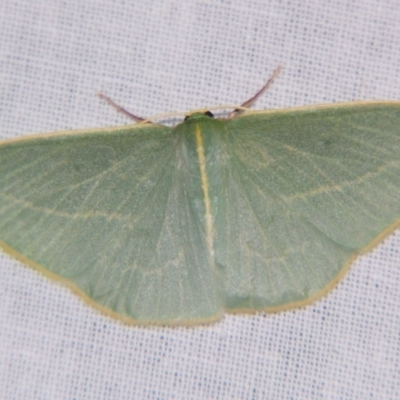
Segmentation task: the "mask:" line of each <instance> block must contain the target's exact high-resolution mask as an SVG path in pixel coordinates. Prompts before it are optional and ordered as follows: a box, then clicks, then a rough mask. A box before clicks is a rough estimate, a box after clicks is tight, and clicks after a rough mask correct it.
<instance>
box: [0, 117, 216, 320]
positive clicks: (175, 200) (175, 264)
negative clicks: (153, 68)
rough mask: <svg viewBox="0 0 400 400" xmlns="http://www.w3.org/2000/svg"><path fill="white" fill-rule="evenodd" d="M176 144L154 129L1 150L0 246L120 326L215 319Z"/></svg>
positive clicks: (210, 280) (211, 283) (209, 275)
mask: <svg viewBox="0 0 400 400" xmlns="http://www.w3.org/2000/svg"><path fill="white" fill-rule="evenodd" d="M178 142H179V140H178V138H177V136H176V135H174V134H173V131H172V130H171V129H170V128H168V127H163V126H157V125H147V126H142V127H137V128H132V127H130V128H116V129H108V130H107V129H104V130H99V131H98V132H89V133H88V132H85V131H82V132H76V133H66V134H57V135H47V136H36V137H33V138H31V139H29V138H27V139H25V140H16V141H11V142H5V143H4V144H2V145H0V240H1V246H2V247H3V249H4V250H5V251H6V252H8V253H10V254H11V255H13V256H16V257H17V258H19V259H20V260H21V261H22V262H24V263H27V264H29V265H30V266H32V267H34V268H35V269H37V270H39V271H41V272H43V273H44V274H45V275H47V276H49V277H51V278H54V279H55V280H57V281H61V282H63V283H64V284H66V285H68V286H69V287H71V288H72V289H73V290H74V291H75V292H77V293H78V294H79V295H80V296H81V297H82V298H83V299H84V300H85V301H86V302H88V303H90V304H91V305H93V306H95V307H96V308H97V309H99V310H101V311H102V312H104V313H106V314H108V315H111V316H113V317H115V318H117V319H120V320H122V321H124V322H127V323H138V324H148V323H150V324H161V325H176V324H189V325H190V324H195V323H202V322H210V321H213V320H216V319H218V318H219V317H220V316H221V313H222V305H221V302H220V298H219V297H218V294H217V289H216V287H215V277H214V276H213V274H214V272H213V269H212V268H210V264H211V261H210V259H209V253H208V249H207V243H206V239H205V233H204V227H203V226H202V225H201V223H200V222H199V221H198V218H197V217H196V214H195V213H193V210H192V208H193V204H192V201H191V199H190V197H189V196H190V193H189V192H188V190H187V185H188V179H189V176H188V174H187V172H186V171H185V168H182V151H183V152H184V147H182V143H178Z"/></svg>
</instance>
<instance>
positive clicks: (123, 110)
mask: <svg viewBox="0 0 400 400" xmlns="http://www.w3.org/2000/svg"><path fill="white" fill-rule="evenodd" d="M97 96H99V97H100V98H101V99H103V100H105V101H106V102H107V103H108V104H109V105H110V106H111V107H114V108H115V109H116V110H117V111H118V112H120V113H122V114H124V115H126V116H127V117H128V118H131V119H133V120H135V121H136V122H143V121H144V120H145V119H144V118H142V117H138V116H137V115H135V114H132V113H130V112H129V111H127V110H125V108H122V107H121V106H119V105H118V104H117V103H115V102H114V101H112V100H111V99H110V98H109V97H108V96H106V95H105V94H103V93H97Z"/></svg>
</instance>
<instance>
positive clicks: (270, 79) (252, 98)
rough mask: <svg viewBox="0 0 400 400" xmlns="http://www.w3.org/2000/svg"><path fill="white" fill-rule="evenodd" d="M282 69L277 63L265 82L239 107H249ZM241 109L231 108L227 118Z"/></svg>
mask: <svg viewBox="0 0 400 400" xmlns="http://www.w3.org/2000/svg"><path fill="white" fill-rule="evenodd" d="M281 70H282V66H281V65H279V66H278V68H276V69H275V71H274V73H273V74H272V76H271V77H270V78H269V79H268V81H267V83H266V84H265V85H264V86H263V87H262V88H261V89H260V90H259V91H258V92H257V93H256V94H255V95H254V96H253V97H251V98H250V99H249V100H247V101H245V102H244V103H243V104H241V107H245V108H249V107H251V106H252V105H253V104H254V103H255V102H256V101H257V100H258V98H259V97H260V96H262V95H263V93H264V92H265V91H266V90H267V89H268V88H269V87H270V86H271V85H272V83H273V82H274V80H275V78H276V77H277V76H278V75H279V73H280V72H281ZM240 111H241V110H239V109H235V110H233V111H232V112H231V113H230V114H229V116H228V118H231V117H233V116H234V115H235V114H236V113H238V112H240Z"/></svg>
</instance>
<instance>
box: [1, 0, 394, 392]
mask: <svg viewBox="0 0 400 400" xmlns="http://www.w3.org/2000/svg"><path fill="white" fill-rule="evenodd" d="M399 21H400V6H399V3H398V1H397V0H391V1H389V0H388V1H379V0H353V1H350V0H348V1H335V2H332V1H328V0H326V1H325V0H318V1H317V0H315V1H299V2H296V1H289V0H270V1H261V0H258V1H257V0H252V1H248V0H240V1H239V0H238V1H223V0H213V1H211V0H210V1H206V0H204V1H191V0H190V1H189V0H186V1H182V2H179V1H174V0H167V1H155V0H153V1H150V0H146V1H122V0H121V1H120V0H115V1H106V0H97V1H88V0H87V1H85V0H68V1H64V0H54V1H46V0H35V1H31V0H2V1H1V4H0V87H1V89H0V120H1V125H0V126H1V128H0V138H2V139H5V138H12V137H16V136H23V135H27V134H31V133H39V132H50V131H56V130H65V129H77V128H89V127H97V126H107V125H118V124H123V123H130V121H127V120H126V119H125V118H124V117H123V116H121V115H119V114H117V113H116V112H115V111H114V110H113V109H112V108H111V107H109V106H107V105H106V104H105V103H104V102H102V101H100V100H99V99H98V98H97V97H96V92H97V91H99V90H101V91H103V92H105V93H106V94H108V95H109V96H111V97H112V98H113V99H114V100H115V101H117V102H118V103H120V104H123V105H124V106H125V107H127V108H128V109H130V110H131V111H132V112H135V113H137V114H138V115H141V116H150V115H154V114H158V113H161V112H167V111H174V110H188V109H193V108H200V107H205V106H210V105H216V104H222V103H232V102H233V103H241V102H243V101H244V100H246V99H247V98H248V97H249V96H251V95H253V94H254V92H255V91H256V90H257V89H259V88H260V87H261V86H262V85H263V83H264V82H265V81H266V79H267V78H268V77H269V76H270V74H271V73H272V71H273V70H274V69H275V68H276V67H277V66H278V65H279V64H281V65H283V66H284V70H283V72H282V73H281V75H280V76H279V78H278V79H277V80H276V82H275V83H274V85H273V87H272V88H271V89H270V90H269V91H268V93H266V94H265V96H264V97H263V98H262V99H261V100H260V101H259V102H258V103H257V108H268V107H269V108H275V107H288V106H300V105H307V104H312V103H330V102H339V101H340V102H342V101H353V100H360V99H371V100H372V99H394V100H400V22H399ZM0 398H1V399H5V400H9V399H25V400H28V399H79V400H83V399H338V398H348V399H350V398H351V399H367V398H370V399H399V398H400V230H397V231H396V232H394V233H393V234H392V235H391V236H389V237H388V238H387V239H386V240H385V241H384V242H383V243H382V244H381V245H380V246H379V247H377V248H376V249H375V250H374V251H372V252H371V253H369V254H367V255H365V256H364V257H361V258H359V259H358V260H357V261H356V262H355V263H354V265H353V267H352V269H351V271H350V272H349V274H348V275H347V276H346V277H345V279H344V280H343V281H342V283H340V284H339V286H338V287H337V288H336V289H335V290H334V291H333V292H332V293H331V294H330V295H328V296H327V297H326V298H324V299H323V300H321V301H319V302H317V303H315V304H314V305H311V306H309V307H307V308H305V309H300V310H296V311H292V312H285V313H281V314H276V315H263V314H260V315H254V316H240V315H239V316H227V317H225V318H224V319H223V320H222V321H221V322H220V323H217V324H214V325H211V326H206V327H197V328H191V329H185V328H176V329H163V328H135V327H127V326H123V325H121V324H120V323H118V322H115V321H113V320H111V319H108V318H107V317H104V316H102V315H100V314H99V313H98V312H96V311H94V310H92V309H91V308H89V307H88V306H86V305H85V304H83V303H82V302H81V301H80V299H79V298H77V297H76V296H75V295H73V294H72V293H71V292H70V291H69V290H68V289H66V288H63V287H61V286H59V285H57V284H55V283H54V282H50V281H48V280H47V279H46V278H44V277H42V276H41V275H39V274H38V273H36V272H34V271H33V270H31V269H29V268H27V267H25V266H23V265H22V264H20V263H18V262H17V261H15V260H13V259H12V258H11V257H9V256H7V255H5V254H4V253H0Z"/></svg>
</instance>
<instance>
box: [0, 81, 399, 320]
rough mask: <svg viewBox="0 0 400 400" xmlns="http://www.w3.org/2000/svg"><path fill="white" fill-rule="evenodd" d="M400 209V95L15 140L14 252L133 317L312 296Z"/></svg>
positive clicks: (5, 203)
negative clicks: (394, 98)
mask: <svg viewBox="0 0 400 400" xmlns="http://www.w3.org/2000/svg"><path fill="white" fill-rule="evenodd" d="M266 86H267V85H266ZM263 89H265V88H263ZM261 92H262V91H260V92H259V93H258V94H257V95H256V96H255V97H254V98H253V99H251V100H250V101H249V102H246V103H245V104H244V106H248V105H249V104H251V103H252V102H253V101H254V100H255V99H256V98H257V97H258V95H259V94H261ZM399 218H400V102H379V103H376V102H375V103H350V104H339V105H337V104H333V105H327V106H312V107H306V108H298V109H288V110H281V111H262V112H250V111H244V112H233V113H232V115H231V116H230V117H229V118H227V119H217V118H213V117H212V116H211V114H210V113H199V112H194V113H192V114H190V115H189V116H188V117H187V118H186V120H185V121H184V122H182V123H180V124H178V125H177V126H175V127H172V128H171V127H168V126H163V125H160V124H154V123H145V122H142V123H139V124H136V125H135V126H126V127H118V128H105V129H96V130H91V131H89V130H84V131H73V132H61V133H56V134H47V135H36V136H32V137H27V138H21V139H16V140H9V141H5V142H3V143H2V144H1V145H0V246H1V247H2V248H3V250H4V251H6V252H7V253H9V254H11V255H13V256H15V257H17V258H18V259H20V260H22V261H23V262H25V263H26V264H28V265H30V266H32V267H34V268H35V269H37V270H39V271H41V272H43V273H44V274H45V275H46V276H49V277H51V278H54V279H56V280H57V281H62V282H63V283H65V284H66V285H68V286H69V287H71V288H72V289H73V290H74V291H75V292H77V293H78V294H79V295H80V296H81V297H82V298H83V299H84V300H85V301H86V302H89V303H90V304H91V305H93V306H95V307H96V308H97V309H99V310H101V311H102V312H104V313H106V314H108V315H111V316H113V317H116V318H118V319H119V320H122V321H125V322H127V323H138V324H161V325H174V324H182V325H190V324H197V323H205V322H210V321H215V320H218V319H219V318H221V316H222V315H223V312H224V310H225V311H228V312H242V311H243V312H245V311H258V310H260V311H278V310H285V309H289V308H292V307H298V306H302V305H305V304H308V303H310V302H312V301H313V300H315V299H317V298H319V297H321V296H322V295H324V294H325V293H326V292H328V291H329V290H330V289H332V288H333V286H334V285H335V284H336V283H337V282H338V280H339V279H340V278H341V277H342V276H343V275H344V274H345V272H346V271H347V269H348V266H349V265H350V263H351V262H352V261H353V260H354V258H355V257H356V256H357V255H358V254H359V253H360V252H362V251H366V250H368V249H370V248H371V247H372V246H373V245H374V244H376V243H377V242H378V241H380V240H381V239H382V238H383V237H385V236H386V235H387V234H389V233H390V232H391V231H393V230H394V229H395V228H396V227H397V226H399V223H400V222H399Z"/></svg>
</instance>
